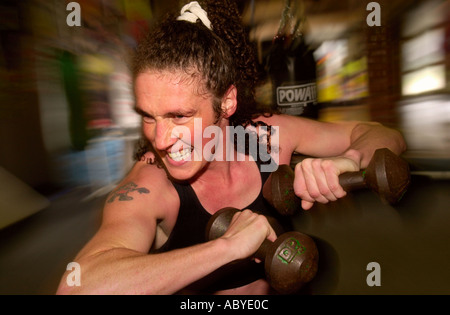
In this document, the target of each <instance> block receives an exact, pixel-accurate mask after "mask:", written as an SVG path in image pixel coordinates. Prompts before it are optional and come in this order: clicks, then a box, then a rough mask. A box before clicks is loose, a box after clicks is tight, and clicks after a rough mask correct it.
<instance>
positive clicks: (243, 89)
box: [132, 0, 267, 159]
mask: <svg viewBox="0 0 450 315" xmlns="http://www.w3.org/2000/svg"><path fill="white" fill-rule="evenodd" d="M198 2H199V4H200V5H201V7H202V8H203V9H204V10H205V11H206V12H207V16H208V19H209V20H210V21H211V28H212V30H210V29H208V28H207V27H206V26H205V25H204V24H203V23H202V22H201V21H200V20H197V22H196V23H190V22H187V21H179V20H177V19H176V18H177V16H176V15H174V14H169V15H168V16H167V17H166V18H165V19H164V20H163V21H162V22H161V23H160V24H158V25H157V26H156V27H155V28H154V29H152V30H151V32H150V33H149V34H148V35H147V36H146V37H145V39H144V40H143V41H142V42H141V43H140V44H139V46H138V48H137V49H136V52H135V55H134V58H133V64H132V75H133V79H135V78H136V77H137V76H138V75H139V74H140V73H142V72H144V71H146V70H157V71H180V70H181V71H184V72H185V73H186V74H188V75H189V76H191V77H192V78H193V79H198V80H201V81H200V82H202V83H203V85H204V87H205V88H206V91H207V92H209V93H211V94H212V95H213V97H214V102H213V108H214V111H215V113H216V117H217V119H218V118H219V117H220V116H221V114H222V112H221V106H220V105H221V100H222V97H223V96H224V95H225V93H226V92H227V91H228V89H229V87H230V86H231V85H234V86H236V88H237V90H238V95H237V102H238V106H237V109H236V112H235V113H234V114H233V115H232V116H231V117H229V121H230V124H231V125H232V126H238V125H242V126H244V127H246V126H248V125H249V124H252V125H254V123H253V121H252V119H254V118H255V117H257V116H259V115H262V114H267V113H263V112H260V110H259V106H258V105H257V102H256V100H255V88H256V85H257V84H258V83H259V81H260V79H261V73H260V71H259V67H258V62H257V58H256V54H255V50H254V48H253V46H252V45H250V43H249V39H248V36H247V32H246V31H245V28H244V27H243V25H242V23H241V17H240V14H239V10H238V7H237V5H236V3H235V1H232V0H219V1H218V0H199V1H198ZM146 146H147V143H146V142H145V141H140V144H139V145H138V151H137V152H136V154H135V158H136V159H139V158H140V157H141V156H142V154H143V153H145V151H146Z"/></svg>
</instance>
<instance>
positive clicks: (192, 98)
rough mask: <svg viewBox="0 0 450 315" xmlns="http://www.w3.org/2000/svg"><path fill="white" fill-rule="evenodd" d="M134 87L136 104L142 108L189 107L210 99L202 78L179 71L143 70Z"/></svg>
mask: <svg viewBox="0 0 450 315" xmlns="http://www.w3.org/2000/svg"><path fill="white" fill-rule="evenodd" d="M134 89H135V95H136V101H137V104H136V105H137V106H138V107H140V108H142V109H146V108H149V107H155V106H156V107H158V108H161V107H179V106H183V107H184V106H187V107H190V106H194V105H200V103H205V102H210V101H211V100H212V96H211V94H210V93H208V92H207V91H206V88H205V85H204V84H203V81H202V80H199V79H198V78H197V77H196V76H193V75H189V74H186V73H185V72H181V71H178V72H172V71H146V72H143V73H141V74H139V75H138V76H137V77H136V80H135V84H134Z"/></svg>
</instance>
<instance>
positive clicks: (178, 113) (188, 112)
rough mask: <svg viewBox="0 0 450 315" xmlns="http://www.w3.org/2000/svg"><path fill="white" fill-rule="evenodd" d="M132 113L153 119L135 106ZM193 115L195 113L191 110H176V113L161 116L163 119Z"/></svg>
mask: <svg viewBox="0 0 450 315" xmlns="http://www.w3.org/2000/svg"><path fill="white" fill-rule="evenodd" d="M134 111H135V112H136V113H138V114H139V115H141V116H144V117H151V118H153V116H152V115H150V114H149V113H147V112H146V111H144V110H143V109H141V108H139V107H137V106H135V107H134ZM194 113H195V110H193V109H188V110H177V111H173V112H168V113H165V114H164V115H163V116H164V117H174V116H190V115H193V114H194Z"/></svg>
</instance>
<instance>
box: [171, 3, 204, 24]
mask: <svg viewBox="0 0 450 315" xmlns="http://www.w3.org/2000/svg"><path fill="white" fill-rule="evenodd" d="M198 19H200V20H201V21H202V23H203V24H204V25H205V26H206V27H207V28H209V29H211V21H210V20H209V19H208V14H207V13H206V11H205V10H203V9H202V7H201V6H200V4H198V2H197V1H192V2H190V3H188V4H186V5H185V6H184V7H182V8H181V15H180V16H179V17H178V18H177V20H179V21H188V22H191V23H195V22H197V20H198Z"/></svg>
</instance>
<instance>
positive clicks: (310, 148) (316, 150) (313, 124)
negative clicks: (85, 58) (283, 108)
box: [286, 117, 357, 157]
mask: <svg viewBox="0 0 450 315" xmlns="http://www.w3.org/2000/svg"><path fill="white" fill-rule="evenodd" d="M356 125H357V122H333V123H330V122H320V121H315V120H310V119H303V118H300V117H293V119H292V120H291V121H289V123H287V124H286V126H288V127H287V128H286V129H287V132H286V135H289V134H290V135H297V136H295V137H290V138H289V139H287V141H286V142H287V143H290V146H291V147H292V149H293V152H296V153H300V154H305V155H310V156H315V157H331V156H337V155H340V154H342V153H343V152H344V151H345V150H347V149H348V148H349V147H350V145H351V142H352V131H353V129H354V128H355V126H356Z"/></svg>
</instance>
